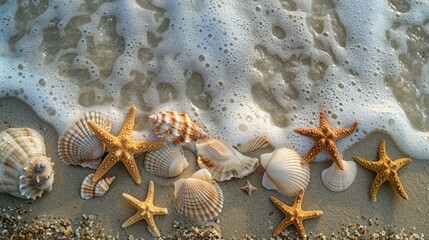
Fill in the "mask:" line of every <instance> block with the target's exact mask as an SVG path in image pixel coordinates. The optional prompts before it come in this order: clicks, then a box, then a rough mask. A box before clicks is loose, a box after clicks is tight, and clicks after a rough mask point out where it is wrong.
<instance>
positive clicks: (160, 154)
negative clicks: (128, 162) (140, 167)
mask: <svg viewBox="0 0 429 240" xmlns="http://www.w3.org/2000/svg"><path fill="white" fill-rule="evenodd" d="M188 166H189V163H188V161H187V160H186V158H185V154H184V152H183V149H182V147H181V146H179V145H174V144H167V145H166V146H165V147H163V148H161V149H158V150H154V151H150V152H148V153H147V154H146V156H145V160H144V167H145V169H146V171H148V172H150V173H152V174H154V175H156V176H160V177H176V176H179V175H180V174H181V173H182V172H183V171H184V170H185V169H186V168H187V167H188Z"/></svg>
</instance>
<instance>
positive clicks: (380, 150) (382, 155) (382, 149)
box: [378, 139, 390, 159]
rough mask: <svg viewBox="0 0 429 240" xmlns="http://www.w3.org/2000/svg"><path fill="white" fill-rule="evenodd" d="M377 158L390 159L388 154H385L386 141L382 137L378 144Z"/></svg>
mask: <svg viewBox="0 0 429 240" xmlns="http://www.w3.org/2000/svg"><path fill="white" fill-rule="evenodd" d="M378 159H390V158H389V156H387V151H386V141H384V139H381V140H380V143H379V144H378Z"/></svg>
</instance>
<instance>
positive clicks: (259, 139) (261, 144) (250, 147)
mask: <svg viewBox="0 0 429 240" xmlns="http://www.w3.org/2000/svg"><path fill="white" fill-rule="evenodd" d="M270 145H271V143H270V141H269V140H268V136H267V135H266V134H262V135H258V136H256V137H255V138H253V139H250V140H249V141H247V142H245V143H243V144H241V145H240V146H238V147H237V149H238V151H240V152H241V153H250V152H254V151H256V150H258V149H261V148H266V147H268V146H270Z"/></svg>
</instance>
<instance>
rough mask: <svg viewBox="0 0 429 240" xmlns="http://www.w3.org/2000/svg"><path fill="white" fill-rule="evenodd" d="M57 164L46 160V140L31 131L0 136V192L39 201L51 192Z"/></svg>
mask: <svg viewBox="0 0 429 240" xmlns="http://www.w3.org/2000/svg"><path fill="white" fill-rule="evenodd" d="M53 165H54V164H53V163H52V162H51V159H50V158H48V157H46V153H45V141H44V139H43V137H42V136H41V135H40V134H39V133H38V132H37V131H36V130H33V129H30V128H9V129H7V130H5V131H3V132H1V133H0V192H7V193H9V194H11V195H13V196H16V197H20V198H26V199H30V198H31V199H36V197H41V196H42V193H43V191H47V192H50V191H51V190H52V183H53V182H54V170H53V168H52V166H53Z"/></svg>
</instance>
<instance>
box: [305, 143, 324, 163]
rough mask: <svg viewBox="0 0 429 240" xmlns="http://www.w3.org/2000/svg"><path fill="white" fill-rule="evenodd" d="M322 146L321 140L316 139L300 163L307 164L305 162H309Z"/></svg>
mask: <svg viewBox="0 0 429 240" xmlns="http://www.w3.org/2000/svg"><path fill="white" fill-rule="evenodd" d="M324 148H325V144H324V143H323V141H317V142H316V143H315V144H314V145H313V147H312V148H311V149H310V150H309V151H308V153H307V154H306V155H305V157H304V160H302V162H301V164H307V163H309V162H310V161H311V160H313V158H314V157H316V155H317V154H319V153H320V152H321V151H322V150H323V149H324Z"/></svg>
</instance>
